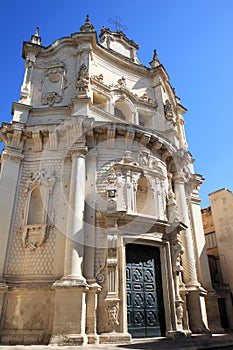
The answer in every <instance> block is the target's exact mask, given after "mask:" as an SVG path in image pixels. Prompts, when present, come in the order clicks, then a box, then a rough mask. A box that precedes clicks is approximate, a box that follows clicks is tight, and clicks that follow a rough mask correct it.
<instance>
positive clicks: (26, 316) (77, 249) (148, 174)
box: [0, 17, 210, 345]
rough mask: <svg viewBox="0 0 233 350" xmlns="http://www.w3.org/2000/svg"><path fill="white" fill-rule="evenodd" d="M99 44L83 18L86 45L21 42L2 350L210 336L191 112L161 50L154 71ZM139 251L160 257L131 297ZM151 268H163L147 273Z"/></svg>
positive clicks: (118, 48) (126, 44)
mask: <svg viewBox="0 0 233 350" xmlns="http://www.w3.org/2000/svg"><path fill="white" fill-rule="evenodd" d="M100 38H101V39H100V40H101V42H100V43H98V42H97V36H96V33H95V29H94V27H93V25H92V24H91V22H90V18H89V17H87V19H86V22H85V24H84V25H83V26H81V29H80V32H79V33H74V34H72V35H71V36H70V37H65V38H61V39H59V40H57V41H56V42H55V43H54V44H53V45H51V46H49V47H44V46H42V45H41V38H40V37H39V32H38V30H37V31H36V34H35V35H33V36H32V39H31V41H30V42H24V47H23V57H24V58H25V60H26V64H25V77H24V81H23V84H22V88H21V94H20V100H19V102H17V103H14V104H13V112H14V115H13V120H12V122H11V123H3V124H2V127H1V134H0V136H1V139H2V141H3V142H4V144H5V148H4V151H3V153H2V159H1V178H0V213H1V216H2V217H1V231H0V239H1V245H0V282H1V284H0V314H1V323H0V324H1V329H0V335H1V341H2V342H5V343H7V344H16V343H17V344H48V343H51V344H59V345H81V344H87V343H89V344H95V343H98V342H100V343H122V342H129V341H131V334H129V332H128V330H129V331H130V332H131V333H133V331H132V328H130V327H131V323H134V326H135V327H136V331H135V332H136V333H135V334H133V336H136V337H137V336H140V334H141V333H140V332H139V333H137V327H139V325H138V323H140V322H142V324H143V328H144V329H145V336H156V335H157V336H158V335H167V336H169V334H170V335H171V334H172V337H173V338H176V337H178V338H179V337H180V335H181V334H182V335H183V334H184V335H185V336H186V335H188V334H190V332H191V331H192V327H193V330H197V329H198V331H199V332H206V331H207V330H208V324H207V318H206V309H205V295H206V291H205V290H204V289H203V288H202V285H203V286H204V287H205V288H207V287H206V286H208V285H210V276H209V274H208V273H203V271H204V270H205V269H207V268H208V266H207V258H206V257H204V258H203V254H205V253H203V251H201V250H202V246H203V240H204V236H203V232H202V231H201V233H200V228H201V227H202V226H201V225H202V224H201V217H200V208H199V197H198V189H197V185H196V183H198V181H199V182H200V181H201V179H200V176H199V175H195V174H194V169H193V165H192V163H193V160H192V157H191V155H190V153H189V152H188V149H187V142H186V138H185V131H184V119H183V114H184V113H185V112H186V109H185V108H184V107H183V106H182V105H181V104H180V100H179V98H178V97H177V96H176V95H175V92H174V89H172V88H171V86H170V83H169V81H168V76H167V73H166V71H165V70H164V68H163V66H162V65H161V64H160V62H159V60H158V57H157V54H156V52H155V53H154V57H153V61H152V63H151V68H148V67H145V66H143V65H142V64H141V63H140V61H139V60H138V58H137V49H138V46H137V44H135V43H134V42H133V41H132V40H129V39H128V38H127V37H126V36H125V34H123V33H121V32H115V33H114V32H111V31H110V30H109V29H107V28H103V29H102V32H101V36H100ZM197 242H199V243H198V244H197ZM130 243H131V244H132V243H133V244H138V245H140V247H141V249H143V247H146V248H145V249H147V247H151V246H152V247H154V248H155V249H156V252H159V253H158V254H159V255H158V256H159V258H158V259H157V260H156V259H155V257H153V256H152V257H151V259H149V258H148V260H145V261H144V260H143V261H139V262H138V263H139V265H140V266H141V270H140V271H142V272H143V273H142V275H141V276H140V272H139V270H137V269H136V267H135V271H134V272H133V277H132V278H133V279H134V280H132V281H131V282H132V283H131V282H130V283H131V285H130V286H129V283H128V282H127V281H128V280H127V278H128V276H126V272H127V271H128V270H127V268H126V267H127V264H128V261H126V248H127V247H130V246H129V245H128V244H130ZM154 248H153V249H154ZM139 255H140V254H139ZM145 259H146V258H145ZM149 260H152V262H153V264H154V267H153V268H151V269H148V270H147V269H146V268H144V270H143V268H142V266H144V267H145V266H147V264H149V263H150V262H151V261H149ZM197 261H198V263H197ZM199 261H200V263H199ZM143 264H144V265H143ZM132 269H133V267H132ZM132 271H133V270H132ZM155 271H156V274H155ZM150 276H152V277H151V278H152V280H150ZM156 276H157V277H156ZM151 281H152V282H151ZM138 282H139V284H138ZM138 286H141V288H144V287H145V288H146V289H145V295H146V298H147V299H145V297H144V294H141V295H140V293H139V291H138V290H137V288H138ZM155 286H156V287H155ZM150 288H152V289H153V293H154V294H153V293H151V292H150ZM132 289H134V291H133V292H132ZM159 291H160V292H159ZM131 292H132V293H134V294H132V293H131ZM138 293H139V294H138ZM143 293H144V292H143ZM130 298H132V300H133V301H132V303H131V304H132V305H134V306H132V307H135V309H134V311H133V315H134V316H133V318H132V319H131V320H130V317H129V316H128V319H127V302H128V303H129V300H130ZM140 298H141V309H140V312H138V311H137V307H138V305H137V302H138V301H140ZM155 300H158V302H157V304H158V307H159V314H156V313H155V309H156V307H157V306H156V305H157V304H156V303H155ZM151 303H152V304H151ZM153 303H154V304H153ZM146 308H147V312H145V309H146ZM156 310H157V309H156ZM156 312H157V311H156ZM128 314H129V307H128ZM140 320H142V321H140ZM139 321H140V322H139ZM189 321H190V323H189ZM155 324H156V327H157V328H156V327H154V325H155ZM150 327H152V328H151V329H149V328H150ZM153 327H154V328H153ZM139 328H140V327H139ZM155 328H156V329H157V331H156V332H155ZM190 328H191V331H190Z"/></svg>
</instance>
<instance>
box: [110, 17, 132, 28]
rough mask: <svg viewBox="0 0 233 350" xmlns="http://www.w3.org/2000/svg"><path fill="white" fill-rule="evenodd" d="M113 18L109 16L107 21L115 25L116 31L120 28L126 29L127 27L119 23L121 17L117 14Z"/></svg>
mask: <svg viewBox="0 0 233 350" xmlns="http://www.w3.org/2000/svg"><path fill="white" fill-rule="evenodd" d="M114 18H115V20H114V19H112V18H109V19H108V21H109V23H111V24H114V25H115V27H116V32H120V31H121V30H127V29H128V27H126V26H125V25H123V24H121V18H120V17H119V16H115V17H114Z"/></svg>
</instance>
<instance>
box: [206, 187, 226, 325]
mask: <svg viewBox="0 0 233 350" xmlns="http://www.w3.org/2000/svg"><path fill="white" fill-rule="evenodd" d="M209 198H210V206H209V207H208V208H204V209H202V220H203V227H204V233H205V239H206V249H207V254H208V260H209V266H210V273H211V280H212V285H213V288H214V290H215V291H216V293H217V296H218V305H219V312H220V316H221V324H222V327H223V328H224V329H233V270H232V266H233V255H232V249H233V194H232V192H231V191H229V190H228V189H226V188H222V189H220V190H218V191H215V192H212V193H210V195H209Z"/></svg>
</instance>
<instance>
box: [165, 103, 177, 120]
mask: <svg viewBox="0 0 233 350" xmlns="http://www.w3.org/2000/svg"><path fill="white" fill-rule="evenodd" d="M164 114H165V118H166V119H167V120H168V121H169V122H171V123H172V125H173V126H174V125H175V115H174V112H173V108H172V104H171V102H170V101H169V100H166V101H165V105H164Z"/></svg>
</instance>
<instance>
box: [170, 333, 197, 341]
mask: <svg viewBox="0 0 233 350" xmlns="http://www.w3.org/2000/svg"><path fill="white" fill-rule="evenodd" d="M190 336H191V332H190V331H189V332H186V331H169V332H167V337H168V338H170V339H172V340H181V339H185V338H189V337H190Z"/></svg>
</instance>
